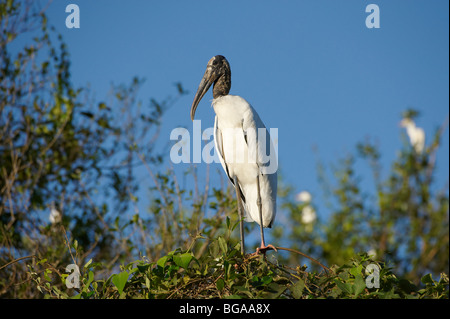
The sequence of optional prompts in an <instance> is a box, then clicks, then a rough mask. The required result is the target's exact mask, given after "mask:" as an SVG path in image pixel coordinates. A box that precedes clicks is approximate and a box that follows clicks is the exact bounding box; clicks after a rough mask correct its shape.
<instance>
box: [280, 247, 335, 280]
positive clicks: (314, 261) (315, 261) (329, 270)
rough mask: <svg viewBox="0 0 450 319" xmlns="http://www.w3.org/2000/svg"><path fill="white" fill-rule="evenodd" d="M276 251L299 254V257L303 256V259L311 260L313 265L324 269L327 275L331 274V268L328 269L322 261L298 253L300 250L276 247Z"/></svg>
mask: <svg viewBox="0 0 450 319" xmlns="http://www.w3.org/2000/svg"><path fill="white" fill-rule="evenodd" d="M276 249H277V250H286V251H290V252H292V253H296V254H299V255H301V256H303V257H306V258H308V259H309V260H311V261H312V262H313V263H315V264H317V265H319V266H320V267H322V268H323V269H324V270H325V272H326V273H327V274H328V272H331V269H330V268H328V267H327V266H325V265H323V264H322V263H321V262H320V261H318V260H317V259H314V258H312V257H311V256H308V255H307V254H304V253H302V252H301V251H298V250H295V249H292V248H285V247H276Z"/></svg>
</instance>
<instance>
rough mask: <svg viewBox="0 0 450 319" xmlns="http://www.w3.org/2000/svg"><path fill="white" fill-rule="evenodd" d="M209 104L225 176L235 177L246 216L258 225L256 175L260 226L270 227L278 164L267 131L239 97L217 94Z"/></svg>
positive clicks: (254, 112) (272, 216) (249, 107)
mask: <svg viewBox="0 0 450 319" xmlns="http://www.w3.org/2000/svg"><path fill="white" fill-rule="evenodd" d="M212 104H213V107H214V111H215V113H216V118H215V123H214V142H215V147H216V152H217V154H218V157H219V159H220V162H221V164H222V167H223V169H224V170H225V172H226V174H227V175H228V177H229V178H230V179H231V180H233V177H234V176H236V177H237V179H238V183H239V186H240V188H241V190H242V193H243V195H244V198H245V202H244V203H243V204H244V209H245V212H246V214H245V219H246V221H249V222H251V221H255V222H257V223H258V224H260V218H259V210H258V205H257V197H258V193H257V184H256V183H257V181H256V178H257V175H258V174H259V176H260V177H259V182H260V196H261V204H262V219H263V227H271V225H272V222H273V220H274V219H275V215H276V192H277V173H276V167H277V163H276V156H275V150H274V147H273V144H272V141H271V139H270V136H269V132H268V131H267V129H266V127H265V125H264V123H263V122H262V121H261V119H260V117H259V115H258V113H257V112H256V111H255V110H254V109H253V107H252V106H251V105H250V104H249V103H248V102H247V101H246V100H245V99H243V98H242V97H240V96H236V95H224V96H220V97H218V98H216V99H214V100H213V102H212ZM258 129H259V130H258ZM235 187H236V185H235Z"/></svg>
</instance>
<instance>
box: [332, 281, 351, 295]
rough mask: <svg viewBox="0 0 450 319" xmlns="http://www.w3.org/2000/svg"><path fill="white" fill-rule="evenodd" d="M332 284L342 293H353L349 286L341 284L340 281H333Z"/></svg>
mask: <svg viewBox="0 0 450 319" xmlns="http://www.w3.org/2000/svg"><path fill="white" fill-rule="evenodd" d="M334 282H335V283H336V285H337V286H338V287H339V289H341V290H342V291H343V292H345V293H348V294H352V293H353V290H352V286H351V285H350V284H346V283H343V282H342V281H339V280H337V279H335V280H334Z"/></svg>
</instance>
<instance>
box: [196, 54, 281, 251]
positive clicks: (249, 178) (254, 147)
mask: <svg viewBox="0 0 450 319" xmlns="http://www.w3.org/2000/svg"><path fill="white" fill-rule="evenodd" d="M212 84H214V86H213V98H214V99H213V101H212V105H213V107H214V111H215V113H216V118H215V122H214V142H215V148H216V152H217V154H218V157H219V159H220V162H221V164H222V167H223V169H224V171H225V173H226V174H227V176H228V178H229V179H230V181H231V183H232V184H233V185H234V187H235V189H236V196H237V202H238V212H239V216H240V236H241V252H242V253H244V228H243V227H244V226H243V220H244V219H245V221H248V222H253V221H254V222H257V223H258V224H259V225H260V232H261V245H260V247H258V248H257V249H256V253H259V252H262V253H265V252H266V250H270V249H274V250H276V249H275V247H274V246H273V245H267V246H266V244H265V242H264V230H263V228H264V227H269V228H270V227H271V226H272V223H273V221H274V219H275V214H276V198H277V167H278V166H277V165H278V164H277V159H276V154H275V151H274V147H273V144H272V141H271V139H270V136H269V133H268V131H267V129H266V127H265V125H264V123H263V122H262V121H261V119H260V117H259V115H258V113H256V111H255V110H254V109H253V107H252V106H251V105H250V104H249V103H248V102H247V101H246V100H244V99H243V98H242V97H240V96H236V95H229V94H228V92H229V91H230V87H231V69H230V65H229V63H228V61H227V60H226V59H225V57H223V56H221V55H217V56H214V57H213V58H211V60H209V62H208V64H207V66H206V71H205V74H204V75H203V78H202V80H201V82H200V85H199V87H198V90H197V93H196V94H195V97H194V101H193V103H192V107H191V119H192V120H194V115H195V110H196V109H197V106H198V104H199V102H200V100H201V99H202V97H203V96H204V95H205V93H206V92H207V91H208V89H209V88H210V86H211V85H212ZM241 201H242V203H243V207H244V210H245V216H244V214H243V212H242V208H241V204H240V202H241Z"/></svg>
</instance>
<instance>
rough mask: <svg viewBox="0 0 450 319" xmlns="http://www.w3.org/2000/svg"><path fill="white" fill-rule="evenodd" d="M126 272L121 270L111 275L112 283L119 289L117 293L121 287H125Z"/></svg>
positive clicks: (121, 289) (120, 290) (121, 290)
mask: <svg viewBox="0 0 450 319" xmlns="http://www.w3.org/2000/svg"><path fill="white" fill-rule="evenodd" d="M128 276H129V274H128V272H127V271H122V272H121V273H119V274H115V275H113V277H112V280H111V281H112V283H113V284H114V285H115V286H116V287H117V290H119V294H122V292H123V288H125V284H126V283H127V281H128Z"/></svg>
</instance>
